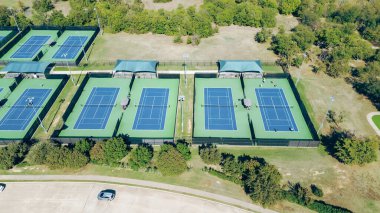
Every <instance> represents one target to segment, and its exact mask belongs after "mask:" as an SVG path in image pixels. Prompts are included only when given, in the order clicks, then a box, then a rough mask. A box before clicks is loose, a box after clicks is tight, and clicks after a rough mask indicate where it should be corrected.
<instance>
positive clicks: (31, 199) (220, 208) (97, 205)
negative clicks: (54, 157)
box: [0, 182, 246, 213]
mask: <svg viewBox="0 0 380 213" xmlns="http://www.w3.org/2000/svg"><path fill="white" fill-rule="evenodd" d="M104 189H114V190H116V197H115V199H114V200H113V201H98V200H97V195H98V193H99V192H100V191H101V190H104ZM0 203H1V208H0V212H18V213H22V212H28V213H29V212H39V213H42V212H49V213H51V212H65V213H66V212H71V213H74V212H142V213H145V212H149V213H151V212H152V213H156V212H157V213H158V212H181V213H185V212H189V213H190V212H191V213H193V212H197V213H198V212H205V213H206V212H207V213H213V212H246V211H244V210H242V209H239V208H236V207H232V206H228V205H224V204H221V203H217V202H213V201H209V200H204V199H201V198H196V197H192V196H186V195H182V194H178V193H172V192H167V191H160V190H155V189H148V188H141V187H133V186H126V185H116V184H105V183H87V182H8V183H6V188H5V190H4V191H3V192H1V193H0Z"/></svg>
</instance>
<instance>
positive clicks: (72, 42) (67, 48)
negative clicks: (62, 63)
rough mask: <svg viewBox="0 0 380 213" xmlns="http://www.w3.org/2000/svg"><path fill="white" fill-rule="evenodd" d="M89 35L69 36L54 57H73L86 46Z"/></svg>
mask: <svg viewBox="0 0 380 213" xmlns="http://www.w3.org/2000/svg"><path fill="white" fill-rule="evenodd" d="M87 38H88V37H87V36H69V37H68V38H67V39H66V41H65V42H64V43H63V45H62V46H61V47H60V48H59V49H58V51H57V52H56V53H55V54H54V56H53V58H57V59H73V58H75V56H76V55H77V54H78V52H79V51H80V50H81V49H82V47H84V45H85V44H86V41H87Z"/></svg>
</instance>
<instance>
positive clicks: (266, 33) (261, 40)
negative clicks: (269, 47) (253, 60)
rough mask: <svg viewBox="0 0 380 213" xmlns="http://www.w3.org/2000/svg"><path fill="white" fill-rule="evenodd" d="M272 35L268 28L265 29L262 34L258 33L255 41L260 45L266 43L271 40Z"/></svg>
mask: <svg viewBox="0 0 380 213" xmlns="http://www.w3.org/2000/svg"><path fill="white" fill-rule="evenodd" d="M271 35H272V31H271V30H268V29H266V28H263V29H262V30H261V31H260V32H258V33H256V36H255V41H257V42H259V43H265V42H267V41H268V40H269V38H270V37H271Z"/></svg>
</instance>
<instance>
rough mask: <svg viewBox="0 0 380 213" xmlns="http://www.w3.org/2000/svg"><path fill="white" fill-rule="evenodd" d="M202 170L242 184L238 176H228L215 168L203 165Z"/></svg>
mask: <svg viewBox="0 0 380 213" xmlns="http://www.w3.org/2000/svg"><path fill="white" fill-rule="evenodd" d="M204 170H205V171H207V172H208V173H209V174H210V175H214V176H216V177H218V178H221V179H223V180H228V181H231V182H233V183H236V184H239V185H242V181H241V180H240V179H239V178H235V177H232V176H228V175H226V174H224V173H223V172H220V171H218V170H215V169H213V168H211V167H205V168H204Z"/></svg>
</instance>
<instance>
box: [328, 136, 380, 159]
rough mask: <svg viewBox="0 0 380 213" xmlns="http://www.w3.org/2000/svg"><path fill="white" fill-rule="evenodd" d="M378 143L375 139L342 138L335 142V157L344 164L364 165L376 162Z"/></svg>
mask: <svg viewBox="0 0 380 213" xmlns="http://www.w3.org/2000/svg"><path fill="white" fill-rule="evenodd" d="M378 150H379V141H378V140H377V139H375V138H373V139H372V138H365V139H359V138H355V137H353V138H343V139H340V140H338V141H337V142H336V145H335V156H336V158H337V159H338V160H339V161H341V162H342V163H345V164H358V165H364V164H366V163H370V162H373V161H376V160H377V152H378Z"/></svg>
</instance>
